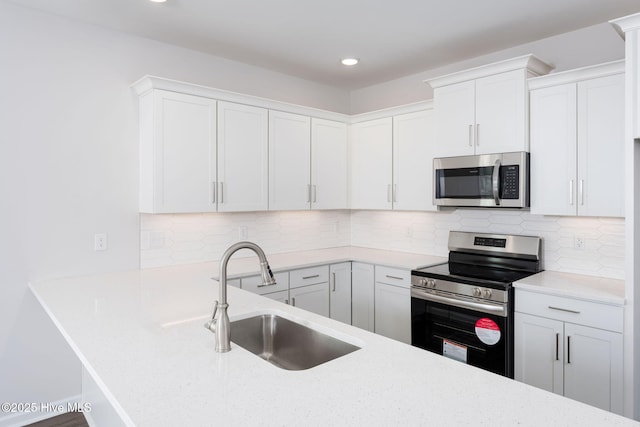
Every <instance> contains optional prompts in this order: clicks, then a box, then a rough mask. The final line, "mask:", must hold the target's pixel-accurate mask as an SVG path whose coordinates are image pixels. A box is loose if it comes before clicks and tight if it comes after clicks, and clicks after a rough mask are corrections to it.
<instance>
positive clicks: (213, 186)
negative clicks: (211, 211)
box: [211, 181, 218, 205]
mask: <svg viewBox="0 0 640 427" xmlns="http://www.w3.org/2000/svg"><path fill="white" fill-rule="evenodd" d="M217 189H218V183H217V182H216V181H211V204H212V205H215V204H216V190H217Z"/></svg>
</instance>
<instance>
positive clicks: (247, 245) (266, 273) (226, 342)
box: [204, 242, 276, 353]
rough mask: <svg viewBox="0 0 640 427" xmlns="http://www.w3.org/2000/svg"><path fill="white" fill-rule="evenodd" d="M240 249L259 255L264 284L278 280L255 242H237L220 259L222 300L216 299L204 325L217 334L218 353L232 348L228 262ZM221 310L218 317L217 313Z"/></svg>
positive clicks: (269, 284) (271, 283)
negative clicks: (228, 301)
mask: <svg viewBox="0 0 640 427" xmlns="http://www.w3.org/2000/svg"><path fill="white" fill-rule="evenodd" d="M240 249H251V250H252V251H253V252H255V253H256V255H258V258H259V259H260V271H261V274H262V285H261V286H271V285H275V284H276V280H275V279H274V278H273V273H272V272H271V268H269V262H268V261H267V257H266V255H265V254H264V251H263V250H262V249H261V248H260V246H258V245H256V244H255V243H253V242H238V243H235V244H233V245H231V246H229V248H228V249H227V250H226V251H225V253H224V255H222V260H220V278H219V286H220V300H219V301H216V305H215V306H214V307H213V314H212V315H211V320H209V321H208V322H207V323H205V325H204V327H205V328H207V329H209V330H210V331H211V332H213V333H215V334H216V346H215V349H216V351H217V352H218V353H226V352H227V351H229V350H231V343H230V342H231V327H230V325H229V315H228V314H227V308H228V307H229V304H228V303H227V264H228V263H229V258H231V255H233V254H234V253H236V252H237V251H239V250H240ZM217 312H219V314H218V318H217V319H216V313H217Z"/></svg>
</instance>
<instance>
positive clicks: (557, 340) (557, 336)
mask: <svg viewBox="0 0 640 427" xmlns="http://www.w3.org/2000/svg"><path fill="white" fill-rule="evenodd" d="M558 347H560V334H559V333H557V332H556V360H560V356H559V354H558V352H559V349H558Z"/></svg>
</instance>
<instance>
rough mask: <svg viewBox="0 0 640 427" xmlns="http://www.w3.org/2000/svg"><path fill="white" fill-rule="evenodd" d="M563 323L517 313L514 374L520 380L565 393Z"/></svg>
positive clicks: (554, 391)
mask: <svg viewBox="0 0 640 427" xmlns="http://www.w3.org/2000/svg"><path fill="white" fill-rule="evenodd" d="M563 334H564V329H563V322H561V321H559V320H552V319H547V318H544V317H539V316H532V315H529V314H524V313H518V312H516V313H515V317H514V339H515V343H514V377H515V379H516V380H517V381H521V382H524V383H526V384H530V385H532V386H535V387H538V388H541V389H543V390H547V391H551V392H553V393H556V394H560V395H562V394H563V392H564V389H563V371H562V369H563V360H564V346H563V336H564V335H563Z"/></svg>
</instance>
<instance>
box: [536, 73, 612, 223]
mask: <svg viewBox="0 0 640 427" xmlns="http://www.w3.org/2000/svg"><path fill="white" fill-rule="evenodd" d="M529 84H530V88H531V212H532V213H534V214H540V215H585V216H624V167H623V165H624V73H623V64H622V62H614V63H608V64H604V65H602V66H595V67H587V68H583V69H580V70H575V71H570V72H564V73H558V74H556V75H553V76H547V77H540V78H537V79H532V80H530V82H529Z"/></svg>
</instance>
